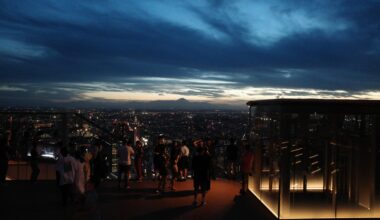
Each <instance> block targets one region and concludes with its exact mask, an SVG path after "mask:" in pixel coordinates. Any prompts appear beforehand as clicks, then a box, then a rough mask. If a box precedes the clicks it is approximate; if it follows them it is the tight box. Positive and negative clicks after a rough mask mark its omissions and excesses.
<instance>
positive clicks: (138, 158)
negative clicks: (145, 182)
mask: <svg viewBox="0 0 380 220" xmlns="http://www.w3.org/2000/svg"><path fill="white" fill-rule="evenodd" d="M135 152H136V153H135V169H136V175H137V177H136V179H137V181H139V182H142V179H143V171H142V163H143V158H144V149H143V146H142V143H141V141H136V151H135Z"/></svg>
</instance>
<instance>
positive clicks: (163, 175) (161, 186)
mask: <svg viewBox="0 0 380 220" xmlns="http://www.w3.org/2000/svg"><path fill="white" fill-rule="evenodd" d="M168 164H169V155H168V154H167V153H166V151H165V148H161V150H160V154H159V155H158V171H159V180H158V187H157V191H156V192H157V193H160V192H161V193H164V192H165V186H166V180H167V178H168V173H169V171H168Z"/></svg>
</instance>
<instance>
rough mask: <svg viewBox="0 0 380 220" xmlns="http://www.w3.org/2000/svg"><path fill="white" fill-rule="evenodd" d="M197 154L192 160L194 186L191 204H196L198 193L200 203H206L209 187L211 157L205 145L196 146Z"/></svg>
mask: <svg viewBox="0 0 380 220" xmlns="http://www.w3.org/2000/svg"><path fill="white" fill-rule="evenodd" d="M196 150H197V154H196V155H195V156H194V157H193V160H192V170H193V174H194V178H193V186H194V201H193V205H194V206H197V205H198V202H197V197H198V193H199V192H201V194H202V202H201V205H202V206H204V205H206V193H207V191H209V190H210V188H211V181H210V168H211V157H210V154H209V153H208V151H207V148H206V147H203V146H202V147H198V148H197V149H196Z"/></svg>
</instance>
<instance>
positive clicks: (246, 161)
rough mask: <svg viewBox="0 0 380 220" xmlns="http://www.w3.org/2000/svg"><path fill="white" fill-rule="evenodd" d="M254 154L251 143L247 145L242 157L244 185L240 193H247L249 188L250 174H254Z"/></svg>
mask: <svg viewBox="0 0 380 220" xmlns="http://www.w3.org/2000/svg"><path fill="white" fill-rule="evenodd" d="M253 161H254V154H253V152H252V151H251V150H250V146H249V144H246V145H245V151H244V153H243V155H242V159H241V174H242V186H241V190H240V194H242V195H243V194H245V193H246V192H247V190H248V176H249V175H250V174H252V169H253Z"/></svg>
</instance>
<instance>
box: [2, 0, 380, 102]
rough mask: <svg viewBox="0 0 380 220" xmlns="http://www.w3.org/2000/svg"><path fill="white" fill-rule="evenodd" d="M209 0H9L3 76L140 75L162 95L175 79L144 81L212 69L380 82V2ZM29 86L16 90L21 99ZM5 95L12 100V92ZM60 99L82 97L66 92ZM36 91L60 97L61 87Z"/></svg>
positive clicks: (23, 79) (45, 79)
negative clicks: (150, 82)
mask: <svg viewBox="0 0 380 220" xmlns="http://www.w3.org/2000/svg"><path fill="white" fill-rule="evenodd" d="M200 4H201V5H199V4H197V3H192V2H189V3H184V2H177V1H164V2H159V3H157V2H150V1H142V2H140V1H131V2H128V3H127V2H124V1H102V2H97V3H96V4H94V2H92V1H64V2H57V1H52V0H45V1H38V2H35V1H26V0H25V1H1V2H0V72H1V74H0V81H1V82H3V84H4V85H7V84H12V83H13V84H22V83H33V85H36V84H38V83H42V84H43V85H42V84H41V86H42V87H44V88H45V89H46V88H50V87H51V88H54V85H56V84H57V83H91V82H104V83H110V84H112V83H123V82H126V83H127V82H130V83H133V82H136V83H140V84H138V85H137V86H129V89H131V90H136V91H144V89H145V90H149V91H152V90H156V91H157V93H159V92H162V91H163V90H164V91H167V90H168V89H170V85H167V84H165V83H164V82H162V81H160V82H157V83H156V84H154V85H153V86H152V84H149V83H148V84H147V83H144V81H138V80H137V79H141V78H144V77H163V78H177V79H198V78H201V77H202V75H203V74H204V73H209V72H212V73H213V74H214V75H222V76H225V77H226V78H225V79H223V80H225V81H230V82H233V83H231V84H229V85H224V87H223V88H230V89H237V88H239V87H241V88H245V87H249V86H251V87H252V86H253V87H276V88H310V89H326V90H337V89H340V90H347V91H364V90H377V89H378V88H379V86H380V66H379V60H380V13H378V11H380V2H379V1H358V2H357V1H355V2H349V1H312V2H310V1H307V2H305V1H286V2H281V3H279V2H272V1H257V2H249V1H243V0H241V1H234V2H231V1H209V2H204V3H200ZM250 12H251V13H250ZM208 79H212V76H210V77H209V78H208ZM158 84H160V85H161V87H160V86H159V85H158ZM182 84H183V85H186V83H185V82H182ZM73 85H75V84H73ZM66 86H67V85H66ZM108 86H109V85H108ZM165 86H166V87H165ZM168 86H169V88H168ZM117 87H118V88H117V89H121V90H122V89H123V86H120V85H118V86H117ZM223 88H222V87H220V85H219V87H215V85H214V84H210V85H209V88H208V90H207V89H205V87H202V88H201V89H199V88H194V86H193V87H189V88H188V90H184V91H182V90H179V91H175V92H173V93H175V94H179V95H181V94H183V95H195V96H197V95H198V96H202V95H203V96H207V97H221V96H223V94H222V93H221V92H220V91H222V90H223ZM75 89H77V91H76V93H80V91H90V90H92V91H97V90H100V91H108V89H107V87H100V88H99V87H96V88H95V87H91V88H85V87H83V86H78V87H77V88H75ZM29 90H30V91H31V90H33V88H29ZM110 90H112V89H110ZM33 91H36V90H33ZM20 92H21V91H18V92H13V93H12V94H13V97H14V99H15V100H17V98H18V96H19V93H20ZM21 93H22V92H21ZM0 94H1V99H2V100H5V99H8V98H7V97H8V94H7V93H6V92H5V91H1V90H0ZM54 96H67V97H66V98H67V99H69V98H77V97H76V94H70V93H63V95H62V91H61V90H59V91H56V94H54ZM34 98H35V99H40V100H50V99H52V94H49V93H46V94H42V93H37V94H36V95H35V96H34ZM63 98H65V97H60V99H63ZM31 99H33V98H31Z"/></svg>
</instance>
